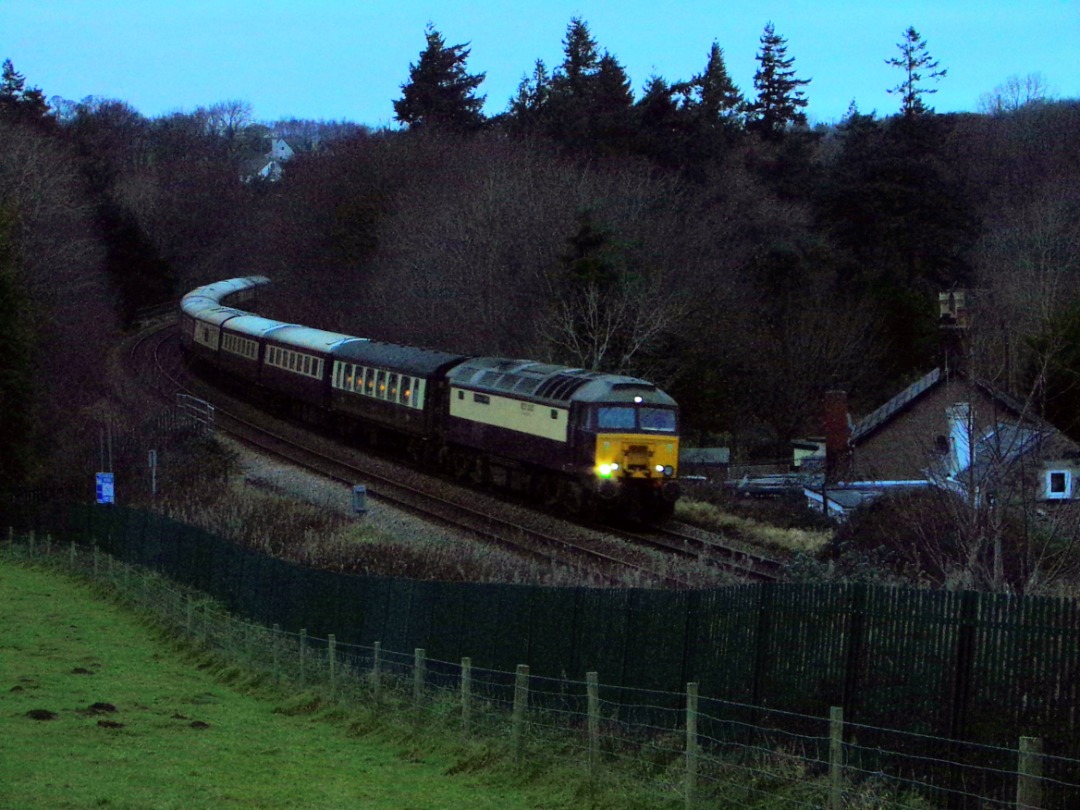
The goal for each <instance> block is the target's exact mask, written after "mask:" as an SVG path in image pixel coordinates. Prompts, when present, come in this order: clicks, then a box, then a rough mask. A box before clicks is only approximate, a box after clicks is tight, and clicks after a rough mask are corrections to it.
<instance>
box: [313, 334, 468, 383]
mask: <svg viewBox="0 0 1080 810" xmlns="http://www.w3.org/2000/svg"><path fill="white" fill-rule="evenodd" d="M333 355H334V359H335V360H340V361H342V362H345V363H355V364H356V365H359V366H372V367H377V368H385V369H387V370H393V371H401V372H405V373H407V374H414V375H417V376H423V377H430V376H431V375H433V374H437V373H439V372H440V371H442V370H443V369H444V368H446V367H447V366H452V365H456V364H458V363H461V362H462V361H464V360H466V359H468V358H467V357H465V356H464V355H460V354H453V353H451V352H442V351H437V350H435V349H420V348H417V347H415V346H401V345H399V344H396V343H382V342H380V341H375V340H372V341H364V342H361V343H343V344H341V345H339V346H336V347H334V350H333Z"/></svg>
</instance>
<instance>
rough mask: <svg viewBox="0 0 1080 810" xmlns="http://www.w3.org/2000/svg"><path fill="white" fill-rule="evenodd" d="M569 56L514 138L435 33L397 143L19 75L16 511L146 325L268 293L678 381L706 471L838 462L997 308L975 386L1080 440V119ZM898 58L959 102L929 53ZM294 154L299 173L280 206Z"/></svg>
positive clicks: (282, 311) (421, 340)
mask: <svg viewBox="0 0 1080 810" xmlns="http://www.w3.org/2000/svg"><path fill="white" fill-rule="evenodd" d="M563 44H564V61H563V62H562V63H561V64H560V65H558V66H555V67H554V68H553V69H551V70H550V71H549V69H548V67H547V66H545V65H544V64H543V63H540V62H538V63H537V64H536V65H535V66H534V69H533V70H532V72H531V73H530V74H529V75H527V76H526V77H525V78H524V79H523V81H522V84H521V87H520V89H519V92H518V94H517V95H516V96H515V97H514V98H513V99H510V100H508V103H507V107H506V111H505V112H504V113H502V114H500V115H496V116H493V117H485V116H484V115H483V114H482V106H483V105H482V102H481V96H480V95H479V90H480V88H481V87H482V79H483V77H482V76H477V75H473V74H470V73H469V72H468V67H467V59H468V56H469V49H468V47H467V46H463V45H454V46H450V45H447V44H446V42H445V41H444V40H443V38H442V37H441V35H440V34H439V33H438V32H437V31H436V30H435V29H434V28H429V29H428V31H427V32H426V45H425V47H424V49H423V50H422V51H421V52H420V56H419V58H418V61H417V62H416V63H415V64H413V65H412V66H411V70H410V78H409V81H408V82H407V83H406V84H405V85H404V86H403V87H402V93H401V97H400V98H399V99H397V100H395V111H396V113H397V115H398V118H399V120H400V121H401V122H402V124H403V126H402V128H401V129H398V130H386V131H372V130H370V129H367V128H364V127H360V126H356V125H351V124H346V123H328V122H295V121H294V122H282V123H279V124H277V125H270V126H267V125H262V124H258V123H256V122H255V121H254V120H253V118H252V114H251V109H250V106H249V105H247V104H245V103H243V102H228V103H222V104H217V105H213V106H211V107H208V108H205V109H199V110H196V111H194V112H191V113H176V114H172V115H168V116H164V117H160V118H155V119H147V118H145V117H143V116H142V115H140V114H139V113H138V112H137V111H135V110H134V109H132V108H131V107H130V106H128V105H127V104H125V103H124V102H123V101H119V100H106V99H86V100H84V101H82V102H63V101H60V100H51V101H50V102H49V103H48V104H47V103H46V102H45V100H44V99H45V96H44V94H43V93H42V92H41V91H40V90H37V89H36V88H28V87H27V85H26V81H25V79H24V78H23V77H22V76H21V75H19V74H18V73H17V72H16V71H15V69H14V67H13V66H12V65H11V63H10V62H8V63H6V65H5V71H4V76H3V80H2V87H0V135H2V136H3V142H4V143H5V149H4V150H3V151H2V153H0V311H2V313H3V314H4V315H5V316H6V317H4V318H3V322H2V323H0V362H2V363H3V366H2V371H3V374H2V376H0V405H2V407H3V411H4V413H5V418H8V417H7V415H8V414H13V413H18V414H21V416H20V417H19V418H20V419H21V420H22V421H21V422H20V421H18V420H16V421H15V422H14V424H16V425H19V424H22V427H21V428H19V429H18V430H15V431H10V430H9V431H5V437H4V439H3V440H2V441H0V444H2V445H3V447H2V448H0V452H2V453H3V454H4V455H3V457H2V460H3V465H4V470H3V477H4V479H5V480H6V481H8V482H11V481H20V480H23V479H26V478H31V477H33V476H34V475H40V474H43V473H44V470H43V469H42V468H41V463H42V461H43V460H55V459H57V458H62V456H63V448H64V445H65V443H67V442H71V441H83V442H85V441H86V440H87V437H88V436H90V437H96V435H97V433H96V431H94V432H90V433H88V432H87V431H86V425H87V424H91V425H93V424H96V422H94V421H93V420H100V419H101V418H103V411H105V410H106V408H105V406H104V404H103V402H104V399H103V393H104V391H103V388H102V383H101V379H102V375H101V374H100V371H99V365H100V363H99V360H100V357H101V354H102V352H103V350H104V348H105V347H106V346H107V345H108V344H109V342H110V341H112V340H114V339H115V337H116V335H117V334H118V331H119V330H120V329H122V328H123V327H124V326H125V325H127V324H129V323H130V322H131V321H132V320H133V318H134V317H135V315H136V313H137V312H138V310H139V309H140V308H141V307H144V306H147V305H150V304H155V303H158V302H161V301H163V300H169V299H175V298H176V297H177V296H178V295H179V294H181V293H182V292H183V291H185V290H186V289H188V288H190V287H192V286H195V285H196V284H199V283H205V282H208V281H213V280H217V279H220V278H225V277H228V276H232V275H240V274H248V273H262V274H265V275H268V276H270V277H271V278H273V279H274V281H275V285H274V298H273V299H272V300H271V301H269V302H267V306H268V307H269V312H270V313H271V314H274V315H276V316H277V317H280V318H283V319H287V320H289V321H293V322H302V323H310V324H313V325H321V326H324V327H327V328H331V329H339V330H342V331H346V332H349V333H352V334H359V335H364V336H367V337H371V338H377V339H384V340H393V341H400V342H410V343H418V344H423V345H430V346H435V347H439V348H445V349H454V350H460V351H466V352H475V353H491V354H495V353H499V354H508V355H515V356H522V357H532V358H537V359H550V360H554V361H559V362H564V363H569V364H573V365H578V366H584V367H590V368H602V369H607V370H618V371H624V372H629V373H633V374H638V375H641V376H644V377H647V378H649V379H654V380H655V381H657V382H658V383H660V384H662V385H663V386H665V387H666V388H667V389H669V390H670V391H671V392H672V393H673V394H674V395H675V396H676V397H677V398H678V399H679V401H680V403H681V405H682V406H683V409H684V414H685V427H686V429H687V433H688V434H690V441H691V442H695V441H697V440H698V438H699V437H698V435H697V434H711V436H713V437H716V436H717V435H722V436H723V439H724V441H727V442H730V443H731V444H732V446H733V448H734V449H735V451H736V453H737V454H741V455H742V456H743V457H748V456H750V455H753V454H770V455H777V454H786V452H787V442H788V441H789V440H790V439H792V438H794V437H797V436H800V435H804V434H805V433H806V432H808V431H813V430H816V429H817V421H818V416H819V412H820V402H821V394H822V392H823V391H824V390H826V389H828V388H830V387H834V386H837V385H842V386H844V387H846V388H847V389H848V390H849V391H850V392H851V396H852V400H853V402H854V403H855V405H856V407H863V408H871V407H873V406H875V405H877V404H880V402H881V401H882V400H883V399H884V398H885V397H887V396H888V395H890V394H892V393H894V392H895V390H896V388H897V386H899V385H902V384H904V383H905V382H907V381H908V380H910V379H912V378H913V377H915V376H918V375H921V374H922V373H924V372H925V371H927V370H928V369H929V368H932V367H933V366H935V365H939V364H941V363H942V362H943V361H944V360H945V357H946V352H947V351H956V343H957V341H956V340H955V339H954V338H955V334H956V333H955V332H948V333H946V332H943V331H942V330H941V329H940V328H939V324H938V310H937V296H938V293H939V292H941V291H947V290H950V289H954V288H966V289H974V290H977V291H978V295H977V299H976V300H977V301H978V302H979V307H980V308H981V309H982V310H983V312H981V313H980V316H979V318H978V319H976V322H975V323H976V329H975V330H973V331H972V332H969V333H967V334H966V336H965V341H964V345H963V347H962V348H963V351H962V352H961V354H962V355H963V356H964V357H965V358H967V359H968V361H972V359H973V358H977V360H978V362H979V363H980V368H981V369H982V373H983V375H984V376H990V377H992V378H993V379H994V380H995V381H996V382H998V383H999V384H1002V386H1003V387H1006V388H1009V389H1011V390H1013V391H1016V392H1019V393H1024V392H1027V391H1031V390H1035V389H1037V390H1038V392H1039V398H1038V403H1039V407H1040V408H1041V409H1042V410H1043V411H1044V412H1045V413H1046V414H1047V415H1049V416H1051V417H1053V418H1055V419H1057V420H1058V424H1059V425H1060V426H1062V427H1063V428H1065V429H1067V430H1071V431H1072V432H1073V434H1074V435H1080V425H1077V424H1076V423H1075V422H1073V421H1070V420H1072V419H1075V417H1074V416H1073V414H1078V413H1080V408H1078V407H1076V405H1077V402H1076V396H1077V395H1076V391H1075V386H1074V384H1073V380H1074V379H1076V376H1075V375H1076V373H1077V372H1078V371H1080V352H1078V350H1077V348H1076V346H1077V341H1076V340H1074V339H1073V337H1074V336H1076V337H1080V295H1078V293H1080V286H1078V284H1077V280H1078V275H1077V269H1078V268H1077V262H1078V258H1077V257H1078V256H1080V252H1078V251H1077V249H1076V248H1077V243H1078V241H1080V224H1078V223H1080V216H1078V210H1077V209H1078V203H1080V183H1078V182H1077V180H1078V176H1080V103H1078V102H1077V101H1076V100H1067V101H1052V100H1048V99H1046V98H1044V97H1043V96H1042V94H1041V93H1033V94H1030V96H1029V97H1025V96H1023V94H1022V93H1021V94H1010V93H1005V92H1004V91H1000V92H997V94H996V95H995V96H994V99H995V103H993V104H989V105H988V107H987V109H988V110H989V111H988V112H986V113H983V114H968V115H938V114H935V113H934V111H933V110H932V109H931V108H930V107H929V106H927V104H926V103H925V102H926V100H927V98H928V95H927V94H928V93H930V92H932V88H931V87H929V86H920V85H919V84H918V83H914V84H912V83H910V82H908V81H907V80H906V79H902V80H901V82H900V83H899V84H898V86H897V87H896V88H894V89H895V90H896V91H897V96H898V108H897V111H896V113H895V114H893V115H890V116H887V117H879V116H877V115H876V114H874V113H863V112H861V111H859V110H857V109H856V108H855V107H854V105H853V106H852V108H851V110H850V111H849V113H848V114H847V115H846V116H845V118H844V119H843V120H842V121H841V122H839V123H838V124H836V125H835V126H828V127H816V128H810V127H808V126H807V125H806V119H805V118H804V117H803V116H804V112H805V109H806V104H807V102H808V93H809V92H810V87H811V86H812V85H809V84H808V83H807V82H806V81H803V80H801V79H799V78H798V75H797V72H796V69H795V66H794V59H793V57H791V56H790V55H788V53H787V45H786V42H785V41H784V40H783V38H782V37H780V36H779V35H778V34H777V33H776V31H775V30H774V29H773V27H772V26H769V27H768V28H767V29H766V31H765V33H764V35H763V37H762V40H761V51H760V53H759V57H758V59H759V71H758V75H757V78H756V79H755V87H754V90H753V91H752V92H743V91H741V90H740V89H739V88H737V87H735V85H734V84H733V83H732V82H731V80H730V77H729V76H728V74H727V70H726V66H725V65H724V61H723V51H722V50H721V49H720V47H719V46H718V45H716V46H714V47H713V48H712V49H711V50H710V51H709V53H707V54H703V65H702V71H701V73H700V74H699V75H695V76H693V77H690V78H688V79H684V80H679V81H671V82H668V81H666V80H664V79H662V78H660V77H652V78H650V80H649V81H648V82H647V83H646V86H645V89H644V91H643V93H642V94H641V96H640V97H639V98H635V97H634V94H633V93H632V91H631V83H630V81H629V77H627V76H626V74H625V71H624V70H623V68H622V67H621V66H620V65H619V63H618V61H617V59H616V58H615V57H614V56H612V55H611V54H609V53H608V52H606V51H604V50H603V49H602V48H601V47H600V45H599V44H598V43H597V42H596V40H595V39H594V38H593V37H592V35H591V33H590V31H589V29H588V26H587V25H586V24H585V23H584V21H582V20H573V21H571V23H570V25H569V27H568V29H567V36H566V39H565V41H564V43H563ZM898 48H899V53H900V57H899V58H898V61H902V62H903V65H898V67H904V66H905V65H907V64H909V63H910V60H924V61H923V62H921V64H922V65H923V67H922V69H921V75H924V76H927V77H929V76H930V75H931V74H932V73H936V72H940V71H938V70H937V67H936V63H935V62H933V60H932V59H931V58H930V57H929V55H928V54H927V52H926V46H925V42H924V41H923V40H922V39H921V38H920V37H918V35H917V34H916V33H915V32H914V30H913V29H911V30H909V31H908V32H905V33H904V36H903V39H902V41H901V42H900V43H899V46H898ZM884 56H887V55H883V57H884ZM915 73H916V74H919V73H920V71H915ZM898 75H899V76H902V77H907V76H909V75H911V71H908V70H907V69H906V67H905V69H904V70H901V71H899V72H898ZM1009 87H1011V88H1013V89H1015V88H1017V87H1019V84H1018V83H1016V82H1014V83H1013V84H1012V85H1009ZM271 135H277V136H284V137H285V138H286V139H287V140H289V142H290V144H291V145H292V146H293V148H294V149H295V150H296V155H295V156H294V157H293V158H292V159H291V160H289V161H288V162H287V163H286V164H284V176H283V178H282V179H281V180H280V181H278V182H263V181H258V180H251V179H250V175H249V173H248V172H247V170H246V168H245V166H246V165H247V161H248V160H249V159H250V158H252V157H254V156H256V155H258V154H264V153H265V152H266V151H267V149H268V137H269V136H271ZM980 330H982V331H980ZM20 409H22V410H20ZM1064 417H1068V419H1064ZM53 469H55V467H54V468H53ZM81 473H82V471H80V474H81Z"/></svg>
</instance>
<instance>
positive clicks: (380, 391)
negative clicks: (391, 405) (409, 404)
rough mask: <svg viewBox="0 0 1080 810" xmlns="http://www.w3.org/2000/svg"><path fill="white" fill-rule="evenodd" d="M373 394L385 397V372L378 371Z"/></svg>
mask: <svg viewBox="0 0 1080 810" xmlns="http://www.w3.org/2000/svg"><path fill="white" fill-rule="evenodd" d="M375 388H376V392H375V396H377V397H378V398H379V399H386V372H385V371H380V372H379V375H378V376H377V377H376V378H375Z"/></svg>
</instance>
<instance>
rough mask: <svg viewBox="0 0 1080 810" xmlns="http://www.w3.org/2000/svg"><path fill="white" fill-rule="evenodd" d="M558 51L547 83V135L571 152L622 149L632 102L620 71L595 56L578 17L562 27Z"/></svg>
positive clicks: (610, 61) (593, 42) (627, 82)
mask: <svg viewBox="0 0 1080 810" xmlns="http://www.w3.org/2000/svg"><path fill="white" fill-rule="evenodd" d="M563 50H564V58H563V62H562V64H561V65H560V66H559V67H557V68H556V69H555V74H554V76H552V79H551V94H550V96H549V99H550V116H549V118H548V130H549V132H550V134H551V135H553V136H554V137H555V139H556V140H559V141H561V142H562V143H563V144H564V145H566V146H569V147H570V148H571V149H585V150H596V149H601V150H612V149H614V150H620V149H622V148H624V147H625V145H626V141H627V139H628V138H629V136H630V132H631V130H632V127H633V103H634V96H633V93H632V92H631V90H630V80H629V78H627V75H626V71H625V70H624V69H623V66H622V65H621V64H619V61H618V60H617V59H616V58H615V57H614V56H613V55H611V54H610V53H607V52H604V53H601V52H600V49H599V46H598V45H597V43H596V40H595V39H593V37H592V34H591V33H590V32H589V26H588V24H587V23H586V22H585V21H584V20H582V19H580V18H579V17H574V18H573V19H571V21H570V25H569V26H568V27H567V31H566V38H565V39H564V40H563Z"/></svg>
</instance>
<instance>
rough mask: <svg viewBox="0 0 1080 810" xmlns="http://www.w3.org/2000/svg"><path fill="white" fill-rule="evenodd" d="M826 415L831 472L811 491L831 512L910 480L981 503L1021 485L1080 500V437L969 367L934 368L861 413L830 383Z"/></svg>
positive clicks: (1053, 497)
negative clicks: (964, 370) (975, 377)
mask: <svg viewBox="0 0 1080 810" xmlns="http://www.w3.org/2000/svg"><path fill="white" fill-rule="evenodd" d="M824 424H825V426H826V434H827V435H826V437H825V439H824V442H823V444H824V446H825V448H826V449H825V456H826V460H825V464H824V465H823V466H824V468H825V471H826V475H825V476H824V479H823V480H822V483H821V484H820V485H814V486H810V487H807V489H806V496H807V499H808V501H809V502H810V503H811V504H812V505H814V506H816V508H820V509H824V510H827V511H829V512H830V513H832V514H834V515H838V516H839V515H842V514H844V513H846V512H847V511H848V510H849V509H850V508H853V507H854V506H856V505H858V504H859V503H864V502H866V501H867V500H871V499H873V498H875V497H878V496H879V495H881V494H883V493H884V492H886V491H889V490H890V489H893V490H895V489H897V488H912V487H940V488H944V489H948V490H951V491H953V492H956V493H957V494H960V495H962V496H964V497H965V498H971V499H973V501H974V502H976V503H984V502H987V501H988V499H989V502H992V501H993V499H995V498H997V497H1002V496H1004V495H1006V494H1010V495H1012V496H1015V495H1016V494H1017V493H1023V494H1024V496H1025V497H1027V498H1030V499H1032V500H1035V501H1041V502H1045V503H1046V504H1052V503H1054V502H1065V501H1072V500H1074V499H1075V500H1077V501H1080V446H1078V445H1077V443H1076V442H1074V441H1073V440H1072V439H1070V438H1069V437H1067V436H1066V435H1065V434H1063V433H1062V432H1061V431H1059V430H1057V429H1056V428H1054V427H1053V426H1052V425H1050V424H1049V423H1047V422H1045V421H1044V420H1042V419H1040V418H1039V417H1037V416H1035V415H1034V414H1032V413H1031V412H1030V410H1029V409H1028V408H1027V407H1025V404H1024V403H1023V402H1020V401H1018V400H1016V399H1014V398H1012V397H1009V396H1007V395H1005V394H1003V393H1001V392H999V391H996V390H995V389H994V388H993V387H992V386H990V385H988V384H986V383H983V382H978V381H972V380H969V379H967V378H966V377H964V376H962V375H958V374H955V373H953V374H950V373H948V372H947V371H945V370H942V369H934V370H933V371H931V372H930V373H929V374H927V375H925V376H924V377H922V378H921V379H919V380H916V381H915V382H914V383H912V384H911V385H910V386H908V387H907V388H905V389H904V390H903V391H901V392H899V393H898V394H897V395H896V396H894V397H892V398H891V399H890V400H889V401H888V402H886V403H885V404H883V405H882V406H881V407H879V408H877V409H876V410H875V411H873V412H872V413H870V414H868V415H867V416H866V417H864V418H862V419H860V420H858V421H857V422H853V421H852V420H851V418H850V416H849V414H848V413H847V400H846V397H845V396H844V395H843V394H842V393H840V394H837V392H832V393H831V394H830V397H829V398H828V399H827V404H826V414H825V419H824ZM799 450H800V448H799V447H797V448H796V452H799ZM802 452H804V453H805V447H804V448H803V449H802ZM803 465H804V466H805V465H806V462H805V461H803ZM830 493H831V494H830Z"/></svg>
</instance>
